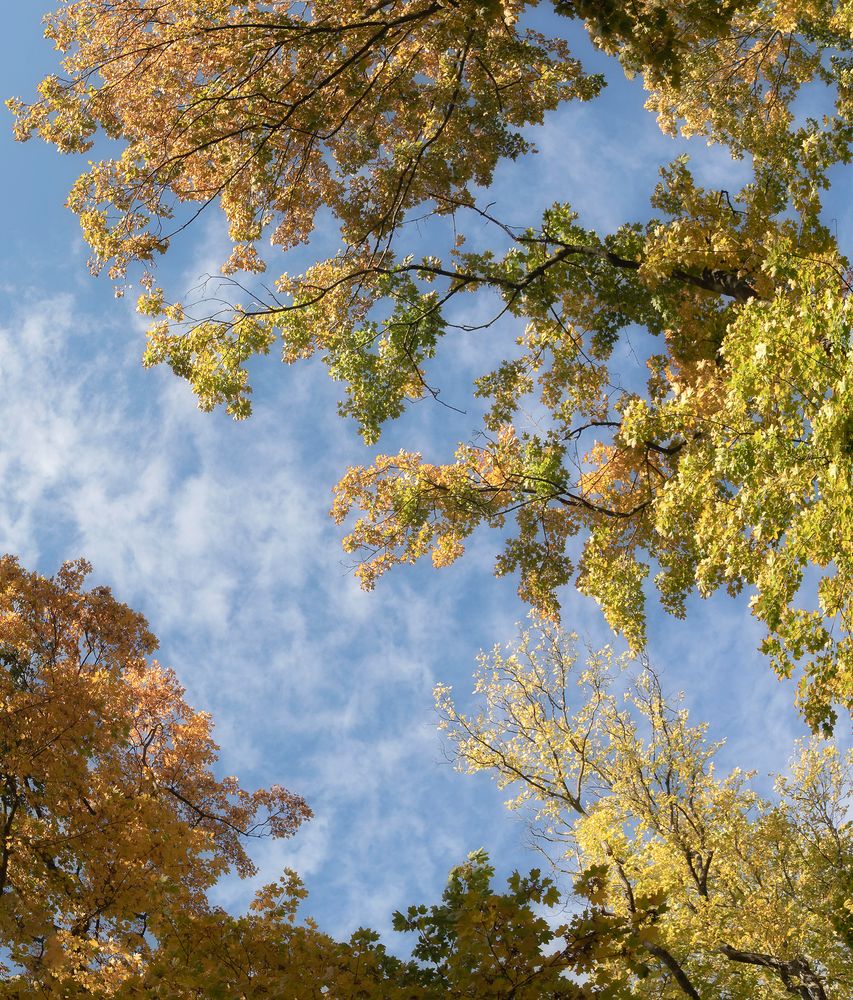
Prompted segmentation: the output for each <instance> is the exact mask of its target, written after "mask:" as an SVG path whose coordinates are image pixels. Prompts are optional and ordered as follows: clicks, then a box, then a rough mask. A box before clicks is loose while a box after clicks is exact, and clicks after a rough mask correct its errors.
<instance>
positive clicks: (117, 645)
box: [0, 557, 853, 1000]
mask: <svg viewBox="0 0 853 1000" xmlns="http://www.w3.org/2000/svg"><path fill="white" fill-rule="evenodd" d="M87 571H88V566H87V565H86V564H85V563H83V562H77V563H72V564H66V565H65V566H64V567H63V568H62V569H61V571H60V572H59V573H58V574H57V576H56V577H55V578H53V579H46V578H44V577H41V576H39V575H37V574H34V573H29V572H26V571H25V570H23V569H22V568H21V567H20V566H19V565H18V563H17V562H16V561H15V560H14V559H12V558H10V557H5V558H4V559H3V560H2V562H0V658H2V669H1V670H0V684H2V687H3V712H2V716H0V764H1V765H2V773H0V782H2V792H0V823H2V826H0V852H2V853H0V945H2V948H3V949H4V955H5V956H6V962H7V966H6V967H4V968H3V970H2V975H0V997H4V998H9V1000H13V998H14V1000H30V998H35V997H56V998H60V997H61V998H63V1000H73V998H80V1000H82V998H85V997H102V998H105V1000H106V998H108V997H112V998H116V1000H132V998H138V997H163V998H166V997H168V998H187V1000H191V998H201V997H206V998H216V997H222V998H226V997H228V998H230V997H243V998H246V1000H251V998H256V997H257V998H260V997H266V996H271V995H272V996H282V995H286V996H292V997H295V998H305V1000H319V998H321V997H332V998H340V1000H355V998H361V1000H370V998H371V997H375V998H376V1000H380V998H381V1000H395V998H398V1000H447V998H458V1000H463V998H470V1000H473V998H477V1000H483V998H493V1000H501V998H504V1000H510V998H515V1000H538V998H541V997H551V998H558V997H559V998H565V1000H584V998H590V1000H591V998H595V997H600V998H602V1000H604V998H617V997H622V996H628V995H633V996H647V995H648V996H658V997H660V996H666V997H668V996H669V995H670V993H672V991H674V990H675V991H677V990H681V992H683V993H687V994H688V995H689V996H691V997H694V998H697V997H699V996H700V995H701V991H699V992H697V987H696V985H694V984H696V983H700V984H704V983H715V984H717V986H719V987H721V988H723V989H724V991H725V993H726V995H732V996H741V995H744V996H746V995H750V996H753V995H761V996H763V997H767V998H768V1000H769V998H773V997H776V996H777V995H781V994H780V984H782V986H783V987H784V988H785V989H789V990H790V989H794V990H795V991H797V992H799V993H800V994H801V995H802V996H803V997H804V1000H831V998H833V997H835V996H836V993H837V995H838V996H839V997H840V996H841V992H840V991H841V990H842V989H843V988H844V984H845V983H846V984H847V986H849V985H850V984H849V982H848V981H847V979H845V975H847V973H846V972H845V970H848V971H849V964H850V957H851V956H850V947H851V943H852V942H851V937H850V899H849V875H850V871H851V864H853V844H851V827H850V823H849V822H846V823H845V821H844V811H843V805H842V803H843V796H844V794H845V782H846V781H847V778H846V776H845V772H844V768H843V766H842V763H841V761H840V759H839V757H838V754H837V752H836V751H835V750H834V749H833V748H832V747H830V746H825V747H823V748H819V747H817V746H816V745H813V746H809V747H806V748H804V750H803V753H802V756H801V759H800V761H799V763H798V764H797V765H796V767H795V768H794V772H793V778H791V779H788V780H782V781H780V784H779V790H780V793H781V799H780V801H779V803H777V804H775V805H773V804H770V803H768V802H765V801H764V800H762V799H760V798H759V797H758V796H757V795H756V794H755V793H753V792H751V791H750V790H749V788H748V785H747V781H746V776H744V775H741V774H740V773H737V772H736V773H734V774H732V775H730V776H729V777H728V778H727V779H724V780H722V781H720V780H718V779H716V778H715V776H714V773H713V768H712V766H711V764H710V762H711V759H712V757H713V755H714V753H715V751H716V749H717V747H714V746H708V745H707V743H706V741H705V731H704V727H701V726H700V727H690V726H689V725H688V722H687V717H686V713H685V712H684V711H683V710H675V711H674V710H672V709H670V708H669V707H668V706H667V705H666V704H665V702H664V700H663V697H662V695H661V692H660V688H659V686H658V684H657V681H656V679H655V678H654V676H653V675H648V674H647V675H644V676H643V677H642V678H641V679H640V681H639V682H638V685H637V687H636V688H635V689H634V691H633V693H632V695H631V707H630V708H629V709H628V710H623V709H620V708H619V707H618V705H617V702H616V699H615V697H614V695H613V694H612V693H611V691H610V684H611V683H612V676H611V674H612V667H613V662H612V657H611V656H610V654H609V653H608V652H606V651H605V652H603V653H600V654H595V655H593V656H591V657H590V659H589V661H588V662H587V664H586V666H585V669H584V670H583V672H582V673H581V676H580V678H579V684H580V686H581V687H582V688H583V689H584V692H585V698H584V700H583V702H582V707H581V708H580V709H579V710H578V711H573V710H572V708H571V706H570V704H569V692H568V681H569V675H570V673H571V670H572V668H573V666H574V654H573V652H572V651H571V650H570V649H568V648H566V647H565V646H562V645H560V643H559V640H558V639H557V638H556V637H555V636H554V635H553V634H552V633H549V632H547V630H546V632H545V636H544V638H543V639H542V641H541V642H539V644H538V645H537V644H536V643H535V641H534V639H532V638H531V637H530V636H526V637H525V639H524V641H523V643H522V645H521V647H520V648H519V650H518V651H516V652H515V653H514V654H513V655H511V656H509V657H503V656H502V655H501V654H500V653H499V652H497V651H496V653H495V655H494V657H493V659H492V660H491V661H487V660H486V659H485V658H484V660H483V665H482V666H483V670H482V673H481V675H480V678H479V681H478V690H479V692H480V693H481V694H482V695H483V696H484V698H485V700H486V710H485V712H484V713H482V714H481V715H480V716H478V717H477V718H475V719H469V718H466V717H465V716H463V715H460V714H459V713H457V712H456V710H455V709H454V707H453V704H452V702H451V700H450V697H449V692H448V691H447V690H446V689H439V691H438V692H437V695H438V699H439V702H440V705H441V708H442V711H443V713H444V716H445V724H446V726H447V728H448V729H449V731H450V733H451V736H452V738H453V740H454V741H455V744H456V747H457V751H458V755H459V760H460V762H461V763H462V764H463V766H464V767H465V768H467V769H469V770H482V769H485V770H489V771H492V772H493V774H494V775H495V777H496V778H497V779H498V780H499V781H500V783H501V784H502V785H507V784H510V783H514V782H520V783H521V791H520V794H519V795H518V797H517V798H516V799H515V801H514V803H513V805H519V804H521V803H523V802H526V801H533V802H534V803H535V806H536V809H537V811H538V819H539V820H540V821H541V822H542V823H543V825H544V835H545V836H546V838H547V839H548V840H550V841H557V842H561V841H565V840H568V841H569V842H570V843H571V845H572V846H573V850H574V852H575V855H576V860H577V864H578V871H577V872H576V874H577V879H576V882H575V892H574V899H573V901H572V907H571V911H570V912H569V914H568V915H565V910H564V911H563V914H564V917H565V919H563V920H562V922H558V921H557V920H555V919H554V916H555V915H556V912H557V911H556V910H555V907H556V906H557V905H558V904H562V905H565V904H566V903H568V902H569V900H568V898H566V897H563V896H562V895H561V893H560V892H558V890H557V888H556V886H555V885H554V883H553V882H552V881H551V880H550V879H548V878H543V877H542V876H541V874H540V872H538V871H532V872H531V873H530V874H529V875H528V876H526V877H522V876H520V875H519V874H517V873H516V874H514V875H512V876H511V877H510V879H509V882H508V886H507V890H506V891H505V892H503V893H500V892H497V891H496V890H495V889H494V888H493V885H492V882H493V877H494V870H493V868H492V867H491V866H490V865H489V863H488V859H487V858H486V857H485V855H484V854H482V852H481V853H478V854H476V855H472V857H471V858H470V859H469V861H468V863H466V864H464V865H462V866H461V867H459V868H457V869H455V870H454V871H453V872H452V873H451V877H450V880H449V883H448V886H447V889H446V890H445V893H444V895H443V897H442V900H441V902H440V903H439V904H437V905H433V906H424V905H420V906H412V907H410V908H409V909H408V911H407V912H406V913H405V914H403V913H398V914H396V915H395V917H394V926H395V928H396V930H398V931H401V932H405V933H411V934H413V935H415V939H416V940H415V944H414V947H413V949H412V957H411V958H410V959H409V960H402V959H398V958H396V957H394V956H393V955H391V954H389V953H388V952H387V951H386V949H385V946H384V945H382V944H381V943H380V941H379V938H378V936H377V935H376V934H375V933H373V932H371V931H368V930H364V929H362V930H359V931H357V932H356V933H355V934H354V935H353V936H352V937H351V939H350V940H349V941H347V942H338V941H335V940H333V939H332V938H330V937H329V936H328V935H326V934H324V933H322V932H321V931H320V930H319V929H318V928H317V927H316V926H315V924H314V923H313V922H312V921H310V920H308V921H300V920H298V919H297V916H298V914H297V910H298V906H299V903H300V901H301V900H302V899H303V898H304V896H305V891H304V889H303V887H302V885H301V883H300V882H299V879H298V878H297V876H296V875H295V873H293V872H289V871H288V872H285V874H284V876H283V877H282V878H281V879H280V880H279V881H278V882H276V883H273V884H271V885H267V886H265V887H263V888H262V889H261V890H260V891H259V892H258V893H257V895H256V897H255V899H254V902H253V903H252V905H251V908H250V910H249V912H248V913H247V914H245V915H244V916H239V917H238V916H233V915H231V914H229V913H227V912H225V911H223V910H222V909H220V908H218V907H215V906H212V905H211V904H210V902H209V900H208V895H207V893H208V890H209V889H210V888H211V886H212V885H213V883H214V882H215V880H216V879H217V878H218V877H219V876H221V875H222V874H223V873H225V872H227V871H229V870H231V869H235V870H236V871H237V872H238V873H239V874H241V875H244V876H245V875H249V874H253V873H254V868H253V866H252V864H251V862H250V860H249V858H248V856H247V854H246V852H245V848H244V843H243V841H244V840H245V838H247V837H253V836H265V835H271V836H275V837H283V836H289V835H291V834H292V833H293V832H294V831H295V830H296V828H297V827H298V825H299V823H300V822H301V821H302V820H303V819H305V818H307V817H308V816H309V815H310V813H309V811H308V808H307V806H306V805H305V803H304V802H303V801H302V799H300V798H299V797H297V796H295V795H293V794H291V793H289V792H286V791H284V790H283V789H282V788H279V787H275V788H273V789H270V790H269V791H263V790H262V791H258V792H255V793H251V794H250V793H248V792H246V791H244V790H243V789H242V788H241V787H240V786H239V784H238V783H237V781H236V779H234V778H225V779H223V780H219V779H217V778H215V777H214V775H213V773H212V766H213V765H214V763H215V762H216V746H215V745H214V744H213V742H212V741H211V738H210V720H209V718H208V717H207V716H205V715H204V714H202V713H198V712H194V711H193V710H192V709H190V708H189V707H188V706H187V705H186V703H185V702H184V701H183V699H182V692H181V690H180V688H179V687H178V685H177V682H176V681H175V678H174V676H173V675H172V674H171V673H170V672H169V671H167V670H165V669H163V668H162V667H160V666H158V665H157V664H156V663H155V662H151V661H150V660H149V657H150V654H151V652H152V651H153V649H154V647H155V645H156V642H155V640H154V638H153V636H152V635H151V633H150V632H149V631H148V629H147V626H146V623H145V622H144V620H143V619H142V618H141V617H140V616H139V615H138V614H136V613H134V612H133V611H131V610H130V609H129V608H127V607H126V606H124V605H122V604H119V603H118V602H117V601H116V600H115V599H114V598H113V597H112V595H111V594H110V592H109V591H108V590H107V589H106V588H103V587H95V588H93V589H92V590H89V591H86V590H84V589H83V583H84V577H85V574H86V572H87ZM636 716H639V724H638V720H637V718H636ZM641 726H642V727H643V728H645V729H646V730H647V731H648V733H649V735H648V736H643V735H641V732H640V728H641ZM827 902H828V904H829V906H828V907H827ZM736 914H739V916H738V917H736ZM744 914H746V915H748V917H749V919H744ZM703 988H704V987H703ZM649 991H651V992H649Z"/></svg>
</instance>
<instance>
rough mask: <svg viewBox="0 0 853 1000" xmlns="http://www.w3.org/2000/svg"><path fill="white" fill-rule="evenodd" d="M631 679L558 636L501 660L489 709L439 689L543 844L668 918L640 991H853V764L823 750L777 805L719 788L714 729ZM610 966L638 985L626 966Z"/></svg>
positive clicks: (655, 933) (464, 761) (729, 781)
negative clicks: (460, 703)
mask: <svg viewBox="0 0 853 1000" xmlns="http://www.w3.org/2000/svg"><path fill="white" fill-rule="evenodd" d="M628 669H629V663H628V661H627V660H626V658H624V657H621V658H619V657H615V656H614V655H613V653H612V652H611V651H610V650H609V649H605V650H602V651H599V652H590V653H589V654H588V655H587V657H586V659H585V660H580V659H579V657H578V654H577V652H576V649H575V647H574V644H573V643H572V642H571V641H570V640H567V639H566V638H565V637H563V636H561V635H560V634H559V633H558V632H557V631H555V630H554V629H553V628H552V627H550V626H548V625H544V626H542V628H541V630H535V631H528V632H525V633H524V634H523V635H522V639H521V642H520V643H519V645H518V646H517V648H515V649H513V650H512V651H511V652H509V653H507V654H504V653H503V652H502V651H501V650H500V648H496V649H495V650H494V652H493V653H492V655H491V656H490V657H489V656H485V655H483V656H482V657H481V664H480V670H479V672H478V675H477V684H476V694H477V696H478V700H479V702H480V704H481V706H482V707H481V709H480V711H479V712H478V714H476V715H465V714H463V713H461V712H459V711H458V710H457V709H456V707H455V705H454V703H453V700H452V698H451V695H450V691H449V689H447V688H446V687H439V688H438V689H437V691H436V697H437V700H438V703H439V706H440V709H441V712H442V715H443V719H444V726H445V728H446V730H447V732H448V733H449V736H450V740H451V745H452V746H453V748H454V752H455V755H456V758H457V762H458V765H459V767H460V768H461V769H463V770H466V771H469V772H476V771H487V772H490V773H491V774H492V776H493V777H494V778H495V779H496V780H497V781H498V783H499V785H500V786H501V787H502V788H511V789H512V791H513V793H514V797H513V798H512V799H511V800H510V802H509V803H508V804H509V806H510V807H511V808H518V807H521V806H527V807H529V808H532V810H533V812H534V815H535V822H536V823H537V824H538V827H537V830H538V833H537V835H538V837H539V839H540V843H541V844H542V846H543V848H544V849H545V850H546V851H548V852H550V853H552V854H556V855H557V859H556V860H557V863H558V865H562V866H566V865H567V866H568V867H569V868H575V869H580V870H582V871H583V872H584V876H583V884H585V885H586V887H587V891H588V893H589V898H590V899H591V900H593V901H594V902H595V903H597V904H599V905H600V906H601V907H602V909H603V910H604V911H605V912H607V913H611V914H614V915H616V916H618V917H622V918H623V919H626V920H627V919H630V918H632V917H635V916H636V914H637V913H638V912H640V911H645V912H646V913H649V912H650V911H653V913H654V919H652V920H650V921H648V923H647V924H646V925H645V928H644V930H643V932H642V933H641V935H640V938H639V942H638V943H639V950H640V952H641V953H643V952H644V953H645V954H644V959H643V961H642V962H640V963H639V964H635V966H634V969H633V975H632V979H633V982H631V983H630V984H629V985H630V986H631V989H632V991H633V992H632V995H634V996H640V997H646V996H648V997H676V996H681V995H687V996H689V997H693V998H694V1000H698V998H699V997H703V996H724V997H732V998H741V997H743V998H747V997H762V998H772V997H779V998H782V997H784V996H785V995H787V994H789V993H794V994H796V995H799V996H801V997H803V998H804V1000H828V998H833V997H838V998H841V997H842V996H847V995H849V991H850V988H851V979H850V970H851V968H853V962H851V958H853V955H851V949H853V938H851V935H850V914H851V912H853V897H852V896H851V889H853V823H851V821H850V819H849V816H848V815H847V804H848V803H849V795H850V779H851V764H853V758H849V759H848V760H847V761H846V762H845V760H844V759H843V757H842V755H841V753H840V752H839V750H838V748H837V747H836V746H835V745H833V744H831V743H826V742H821V741H820V740H818V739H817V738H813V739H812V740H811V741H810V742H808V743H804V744H802V745H801V746H800V747H799V749H798V754H797V756H796V758H795V760H794V762H793V764H792V767H791V770H790V775H789V776H788V777H779V778H778V779H777V782H776V792H777V795H776V797H775V800H774V801H770V800H768V799H766V798H764V797H762V796H760V795H759V794H758V793H757V792H755V791H754V790H752V788H751V787H750V779H751V778H753V777H754V775H753V774H749V773H745V772H742V771H741V770H740V769H735V770H733V771H732V772H731V773H729V774H728V775H726V776H719V775H718V774H717V773H716V771H715V767H714V758H715V756H716V755H717V754H718V752H719V750H720V747H721V744H719V743H716V744H715V743H711V742H709V740H708V737H707V727H706V726H704V725H698V726H694V725H691V724H690V722H689V720H688V715H687V711H686V709H684V708H683V707H681V706H680V705H678V704H677V703H676V704H674V705H673V704H670V703H668V701H667V700H666V698H665V697H664V695H663V691H662V688H661V683H660V680H659V678H658V677H657V676H656V675H655V674H654V673H653V672H652V671H651V670H649V669H648V668H646V669H644V670H642V671H641V672H640V673H639V674H637V673H636V672H633V674H634V675H633V676H631V677H630V680H629V679H628V678H626V677H625V671H626V670H628ZM620 689H621V690H620ZM620 693H621V694H623V695H624V698H623V697H620ZM597 961H598V963H599V964H600V965H602V966H603V969H602V970H601V972H602V974H603V975H606V974H607V972H608V971H609V972H610V973H611V974H613V975H614V978H616V979H618V978H619V977H620V975H622V976H623V977H624V966H625V962H624V959H623V958H622V957H621V956H616V957H615V958H612V959H611V958H608V957H607V956H606V955H602V954H599V956H598V958H597Z"/></svg>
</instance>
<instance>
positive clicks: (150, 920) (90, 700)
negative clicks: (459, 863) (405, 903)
mask: <svg viewBox="0 0 853 1000" xmlns="http://www.w3.org/2000/svg"><path fill="white" fill-rule="evenodd" d="M88 571H89V567H88V565H87V564H86V563H85V562H83V561H79V562H76V563H69V564H66V565H65V566H64V567H63V568H62V570H61V571H60V572H59V573H58V574H57V576H56V577H55V578H53V579H46V578H44V577H42V576H39V575H38V574H35V573H30V572H27V571H25V570H24V569H22V568H21V567H20V566H19V565H18V563H17V562H16V561H15V560H14V559H12V558H11V557H8V556H6V557H4V558H3V559H2V560H0V666H1V667H2V669H0V690H1V691H2V712H0V947H2V949H3V951H4V954H5V955H7V956H8V959H9V961H10V962H11V963H12V965H13V966H14V967H15V968H17V969H19V970H21V971H20V975H21V976H23V977H24V979H25V980H26V981H27V982H29V983H30V984H31V986H32V988H34V989H36V988H37V989H38V990H43V991H44V992H46V993H48V994H49V993H50V992H51V990H52V989H54V988H55V989H56V990H58V991H59V992H60V993H61V990H60V988H59V986H58V985H57V984H60V983H62V984H65V986H63V987H62V989H65V988H66V987H67V988H68V989H72V988H73V989H77V990H79V991H80V992H81V994H85V993H86V992H87V991H91V990H93V989H95V988H108V987H110V984H117V983H120V982H121V981H122V980H123V979H124V978H126V977H127V976H128V975H131V974H134V973H135V971H136V969H137V968H138V966H139V965H140V964H142V963H143V962H144V961H145V960H146V958H147V956H148V954H149V951H150V941H151V940H152V939H153V938H156V937H158V936H159V935H161V934H163V933H164V932H165V930H166V929H167V928H168V927H169V926H170V925H171V922H172V920H173V919H174V918H175V915H176V914H186V915H192V914H195V913H197V912H199V911H200V910H203V909H204V908H205V906H206V891H207V890H208V889H209V888H210V887H211V886H212V885H213V884H214V882H215V881H216V880H217V879H218V878H219V877H220V876H221V875H223V874H224V873H226V872H228V871H231V870H235V871H236V872H238V873H239V874H240V875H243V876H245V875H250V874H253V873H254V871H255V869H254V866H253V864H252V862H251V860H250V858H249V856H248V855H247V853H246V850H245V847H244V843H243V842H244V840H245V838H246V837H254V836H273V837H289V836H291V835H292V834H293V833H294V832H295V830H296V829H297V827H298V826H299V824H300V823H301V822H302V821H303V820H304V819H306V818H307V817H308V816H310V811H309V810H308V807H307V805H306V804H305V802H304V801H303V800H302V799H301V798H300V797H299V796H297V795H294V794H292V793H291V792H288V791H286V790H285V789H283V788H281V787H279V786H275V787H273V788H270V789H269V790H264V789H261V790H259V791H256V792H252V793H250V792H247V791H245V790H244V789H243V788H241V787H240V785H239V784H238V782H237V780H236V779H235V778H224V779H221V780H220V779H218V778H216V777H215V775H214V773H213V766H214V764H215V763H216V759H217V747H216V744H215V743H214V742H213V741H212V739H211V736H210V726H211V723H210V718H209V717H208V716H207V715H205V714H204V713H202V712H195V711H193V710H192V709H191V708H190V707H189V706H188V705H187V704H186V703H185V702H184V700H183V691H182V689H181V688H180V686H179V685H178V682H177V680H176V679H175V677H174V675H173V674H172V673H171V671H169V670H166V669H164V668H163V667H160V666H159V665H158V664H157V663H156V662H152V661H150V659H149V657H150V655H151V653H152V652H153V651H154V649H155V648H156V641H155V639H154V637H153V636H152V635H151V633H150V632H149V631H148V627H147V624H146V622H145V620H144V619H143V618H142V617H141V616H140V615H138V614H136V613H135V612H133V611H131V610H130V609H129V608H128V607H126V606H125V605H123V604H120V603H118V602H117V601H116V600H115V599H114V598H113V597H112V595H111V594H110V592H109V590H107V589H106V588H104V587H95V588H94V589H92V590H89V591H86V590H84V589H83V583H84V578H85V575H86V573H87V572H88ZM16 979H17V977H15V979H13V980H12V983H13V984H14V982H15V981H16ZM68 984H72V985H68ZM74 984H76V985H74ZM9 988H10V989H12V992H8V991H7V992H6V993H3V994H2V995H3V996H16V995H17V994H16V993H15V992H14V989H15V987H14V986H12V987H9ZM75 995H76V994H75Z"/></svg>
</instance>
